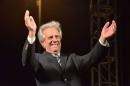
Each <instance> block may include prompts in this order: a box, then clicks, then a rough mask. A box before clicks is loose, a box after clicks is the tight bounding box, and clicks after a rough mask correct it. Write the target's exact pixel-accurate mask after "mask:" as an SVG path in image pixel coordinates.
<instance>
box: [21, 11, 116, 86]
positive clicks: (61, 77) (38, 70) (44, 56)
mask: <svg viewBox="0 0 130 86" xmlns="http://www.w3.org/2000/svg"><path fill="white" fill-rule="evenodd" d="M24 19H25V25H26V27H27V29H28V31H29V32H28V37H27V41H26V42H25V45H24V48H23V53H22V63H23V66H27V67H28V68H29V69H30V70H31V71H32V73H33V74H34V75H35V80H36V84H37V86H82V84H81V80H80V73H81V72H82V71H81V70H82V68H83V67H86V68H89V67H91V66H92V65H93V64H95V63H97V62H99V61H100V60H101V59H102V58H103V57H105V53H106V51H107V49H108V47H107V46H108V45H109V44H108V42H107V39H108V38H109V37H111V36H113V34H114V33H115V32H116V23H115V21H114V20H113V21H112V24H111V25H109V22H107V23H106V24H105V25H104V27H103V29H102V31H101V35H100V38H99V41H98V42H97V44H96V45H95V47H94V48H93V49H92V50H91V51H90V52H89V53H88V54H85V55H83V56H79V55H76V54H75V53H73V54H69V55H63V54H62V53H60V50H61V39H62V31H61V27H60V24H59V22H56V21H51V22H48V23H46V24H44V25H42V26H41V27H40V29H39V31H38V38H39V41H40V43H41V45H42V47H43V48H44V49H45V51H44V52H43V53H36V52H35V39H36V36H35V34H36V29H37V26H36V23H35V21H34V19H33V17H32V16H30V15H29V11H28V10H27V11H26V12H25V17H24Z"/></svg>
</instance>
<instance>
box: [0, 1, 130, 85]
mask: <svg viewBox="0 0 130 86" xmlns="http://www.w3.org/2000/svg"><path fill="white" fill-rule="evenodd" d="M28 3H29V4H28ZM43 5H44V6H43V11H42V23H45V22H47V21H50V20H57V21H59V22H61V24H62V30H63V40H62V49H63V50H62V52H64V53H72V52H75V53H77V54H80V55H82V54H84V53H86V52H88V51H89V50H90V46H89V45H90V43H89V40H90V34H89V0H45V2H44V3H43ZM129 8H130V5H129V0H117V9H118V10H117V25H118V28H117V29H118V31H117V39H118V59H119V63H118V64H119V85H120V86H130V83H129V80H130V74H129V73H130V67H129V61H130V54H129V48H130V38H129V37H130V36H129V34H130V21H129V20H130V12H129ZM26 9H29V10H30V12H31V15H32V16H34V19H35V20H36V22H37V21H38V17H37V6H36V3H35V0H1V1H0V26H1V27H0V86H33V85H35V84H34V80H33V76H32V75H31V74H30V72H27V71H26V70H25V69H24V68H23V67H22V64H21V52H22V47H23V44H24V42H25V40H26V36H27V29H26V27H25V25H24V12H25V10H26ZM104 23H105V22H104ZM37 24H38V23H37ZM88 82H89V81H88Z"/></svg>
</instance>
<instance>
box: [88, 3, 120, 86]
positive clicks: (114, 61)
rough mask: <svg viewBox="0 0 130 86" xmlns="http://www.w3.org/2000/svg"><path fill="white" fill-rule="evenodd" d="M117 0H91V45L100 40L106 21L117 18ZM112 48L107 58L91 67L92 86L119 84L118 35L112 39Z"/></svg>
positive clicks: (115, 85)
mask: <svg viewBox="0 0 130 86" xmlns="http://www.w3.org/2000/svg"><path fill="white" fill-rule="evenodd" d="M116 6H117V5H116V0H90V6H89V7H90V36H91V39H90V46H91V48H92V47H93V46H94V45H95V43H96V42H97V41H98V38H99V36H100V32H101V29H102V27H103V25H104V24H105V23H106V21H111V20H112V19H116V15H117V14H116V13H117V9H116ZM110 42H111V48H110V50H109V52H108V54H107V56H106V57H105V59H104V60H103V61H102V62H100V63H99V64H98V65H95V66H94V67H92V69H91V85H92V86H119V85H118V58H117V57H118V56H117V53H118V52H117V38H116V35H115V36H114V37H113V38H112V39H110Z"/></svg>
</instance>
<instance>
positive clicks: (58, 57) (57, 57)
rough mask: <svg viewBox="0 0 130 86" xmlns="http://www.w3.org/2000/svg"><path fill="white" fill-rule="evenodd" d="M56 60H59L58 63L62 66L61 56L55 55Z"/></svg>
mask: <svg viewBox="0 0 130 86" xmlns="http://www.w3.org/2000/svg"><path fill="white" fill-rule="evenodd" d="M55 57H56V59H57V62H58V63H59V65H60V66H61V65H62V63H61V59H60V56H59V55H57V54H56V55H55Z"/></svg>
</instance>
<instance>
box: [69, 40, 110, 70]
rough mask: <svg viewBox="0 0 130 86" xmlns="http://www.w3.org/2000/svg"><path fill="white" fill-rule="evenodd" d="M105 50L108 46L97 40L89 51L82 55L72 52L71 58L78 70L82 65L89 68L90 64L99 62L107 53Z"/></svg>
mask: <svg viewBox="0 0 130 86" xmlns="http://www.w3.org/2000/svg"><path fill="white" fill-rule="evenodd" d="M107 51H108V47H104V46H102V45H101V44H100V43H99V42H97V44H96V45H95V46H94V48H93V49H92V50H91V51H90V52H89V53H87V54H85V55H83V56H79V55H76V54H73V56H72V57H73V58H72V59H73V61H74V64H75V65H76V67H77V68H78V70H79V68H82V67H85V68H89V67H91V66H92V65H94V64H96V63H98V62H100V61H101V60H102V59H103V58H104V57H105V55H106V54H107Z"/></svg>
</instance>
